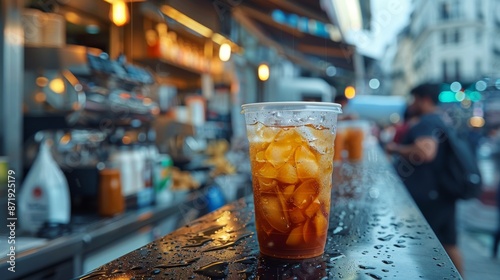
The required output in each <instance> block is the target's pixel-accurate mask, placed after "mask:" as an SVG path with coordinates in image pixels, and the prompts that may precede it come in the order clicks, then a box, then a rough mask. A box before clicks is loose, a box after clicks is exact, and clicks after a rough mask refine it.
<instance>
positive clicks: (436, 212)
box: [386, 84, 463, 275]
mask: <svg viewBox="0 0 500 280" xmlns="http://www.w3.org/2000/svg"><path fill="white" fill-rule="evenodd" d="M439 93H440V86H439V85H436V84H423V85H420V86H417V87H416V88H414V89H413V90H412V91H411V95H412V97H413V102H412V103H411V104H410V107H409V110H410V112H411V113H412V114H414V116H415V117H417V118H418V121H417V122H416V123H415V124H414V125H412V126H411V127H410V128H409V129H408V131H407V133H406V134H405V136H404V138H403V140H402V142H401V143H388V144H387V145H386V151H387V152H389V153H392V154H395V155H396V171H397V172H398V174H399V176H400V177H401V179H402V181H403V183H404V184H405V185H406V187H407V189H408V191H409V193H410V194H411V195H412V197H413V199H414V200H415V202H416V204H417V205H418V207H419V208H420V211H421V212H422V214H423V215H424V217H425V218H426V220H427V222H428V223H429V225H430V226H431V228H432V229H433V231H434V232H435V234H436V236H437V237H438V239H439V241H440V242H441V244H442V245H443V247H444V249H445V250H446V252H447V253H448V255H449V256H450V258H451V260H452V261H453V263H454V264H455V266H456V268H457V269H458V271H459V272H460V273H462V271H463V270H462V257H461V253H460V251H459V249H458V246H457V227H456V221H455V219H456V218H455V213H456V199H455V198H452V197H449V196H446V195H444V194H442V193H440V192H439V184H440V183H439V174H440V170H442V169H443V166H444V162H445V159H446V156H447V154H446V153H445V152H444V151H445V149H444V143H443V141H440V140H442V139H441V138H440V137H442V129H441V128H442V127H443V126H444V122H443V120H442V118H441V116H440V114H439V113H438V106H437V105H438V102H439V99H438V96H439ZM440 132H441V134H440ZM462 275H463V274H462Z"/></svg>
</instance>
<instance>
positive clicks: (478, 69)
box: [476, 59, 483, 77]
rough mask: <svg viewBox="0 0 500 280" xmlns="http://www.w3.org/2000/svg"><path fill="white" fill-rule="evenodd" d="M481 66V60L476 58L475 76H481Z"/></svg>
mask: <svg viewBox="0 0 500 280" xmlns="http://www.w3.org/2000/svg"><path fill="white" fill-rule="evenodd" d="M481 66H482V63H481V60H480V59H478V60H476V77H481V74H482V72H483V70H482V69H481Z"/></svg>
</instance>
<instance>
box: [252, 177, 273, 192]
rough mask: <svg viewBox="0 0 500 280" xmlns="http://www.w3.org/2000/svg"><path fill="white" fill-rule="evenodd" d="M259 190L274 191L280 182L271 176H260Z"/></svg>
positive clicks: (258, 179) (258, 180)
mask: <svg viewBox="0 0 500 280" xmlns="http://www.w3.org/2000/svg"><path fill="white" fill-rule="evenodd" d="M257 182H258V183H259V191H260V192H261V193H274V192H275V190H276V186H277V185H278V182H277V181H276V180H274V179H271V178H264V177H258V178H257Z"/></svg>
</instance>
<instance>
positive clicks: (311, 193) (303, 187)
mask: <svg viewBox="0 0 500 280" xmlns="http://www.w3.org/2000/svg"><path fill="white" fill-rule="evenodd" d="M318 193H319V184H318V181H316V180H314V179H310V180H307V181H304V182H303V183H302V184H300V185H299V187H298V188H297V189H296V190H295V191H294V192H293V195H292V200H293V204H294V205H295V206H297V207H299V208H300V209H304V208H306V207H307V206H309V204H311V202H312V201H313V199H314V198H316V197H317V196H318Z"/></svg>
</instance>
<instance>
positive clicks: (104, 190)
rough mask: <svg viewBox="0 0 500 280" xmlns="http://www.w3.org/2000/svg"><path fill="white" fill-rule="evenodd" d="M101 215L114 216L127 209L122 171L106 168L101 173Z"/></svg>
mask: <svg viewBox="0 0 500 280" xmlns="http://www.w3.org/2000/svg"><path fill="white" fill-rule="evenodd" d="M98 199H99V215H101V216H106V217H110V216H114V215H117V214H121V213H123V212H124V211H125V198H124V197H123V194H122V186H121V180H120V171H119V170H118V169H110V168H106V169H103V170H101V172H100V173H99V197H98Z"/></svg>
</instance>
